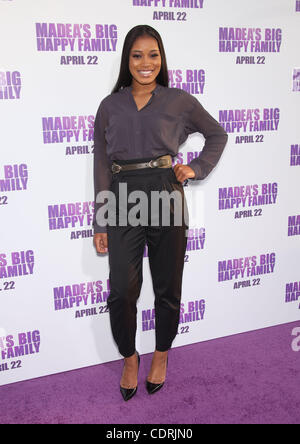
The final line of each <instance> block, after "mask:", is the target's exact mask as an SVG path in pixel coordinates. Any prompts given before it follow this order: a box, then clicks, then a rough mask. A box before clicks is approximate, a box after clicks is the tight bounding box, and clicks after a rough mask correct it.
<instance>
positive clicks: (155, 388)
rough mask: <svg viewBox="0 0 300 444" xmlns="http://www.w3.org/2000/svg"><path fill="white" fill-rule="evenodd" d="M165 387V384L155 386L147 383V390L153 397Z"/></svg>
mask: <svg viewBox="0 0 300 444" xmlns="http://www.w3.org/2000/svg"><path fill="white" fill-rule="evenodd" d="M163 385H164V382H162V383H160V384H153V383H152V382H149V381H146V389H147V392H148V393H149V395H152V394H153V393H156V392H158V390H160V389H161V388H162V387H163Z"/></svg>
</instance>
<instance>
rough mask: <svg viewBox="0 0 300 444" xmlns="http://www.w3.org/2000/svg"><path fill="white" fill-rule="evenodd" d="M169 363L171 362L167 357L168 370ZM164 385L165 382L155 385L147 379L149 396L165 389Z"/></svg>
mask: <svg viewBox="0 0 300 444" xmlns="http://www.w3.org/2000/svg"><path fill="white" fill-rule="evenodd" d="M168 361H169V356H168V357H167V368H168ZM164 383H165V381H164V382H161V383H160V384H153V382H149V381H148V380H147V379H146V389H147V392H148V393H149V395H152V394H153V393H156V392H158V390H160V389H161V388H163V386H164Z"/></svg>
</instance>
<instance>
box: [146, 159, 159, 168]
mask: <svg viewBox="0 0 300 444" xmlns="http://www.w3.org/2000/svg"><path fill="white" fill-rule="evenodd" d="M148 165H149V167H150V168H156V167H157V166H158V164H157V160H153V159H151V160H150V162H148Z"/></svg>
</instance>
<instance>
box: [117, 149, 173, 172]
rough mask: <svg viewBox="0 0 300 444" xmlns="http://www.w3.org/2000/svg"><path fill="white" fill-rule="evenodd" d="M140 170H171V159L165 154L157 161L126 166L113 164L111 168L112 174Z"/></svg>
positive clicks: (152, 160)
mask: <svg viewBox="0 0 300 444" xmlns="http://www.w3.org/2000/svg"><path fill="white" fill-rule="evenodd" d="M140 168H172V157H171V156H170V154H166V155H165V156H161V157H158V158H157V159H151V160H150V161H149V162H142V163H128V164H127V165H118V164H117V163H116V162H113V163H112V166H111V170H112V172H113V174H116V173H119V172H120V171H128V170H138V169H140Z"/></svg>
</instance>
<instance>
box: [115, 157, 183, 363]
mask: <svg viewBox="0 0 300 444" xmlns="http://www.w3.org/2000/svg"><path fill="white" fill-rule="evenodd" d="M149 160H150V158H143V159H130V160H126V161H124V160H123V161H117V160H116V162H117V163H119V164H120V165H121V164H126V163H133V162H138V161H139V162H144V161H149ZM121 183H122V184H126V187H127V196H128V195H129V193H131V192H132V191H137V190H140V191H144V193H146V195H147V197H148V202H149V207H148V209H149V219H148V225H146V226H142V225H137V226H132V225H130V224H129V223H127V225H126V226H120V223H119V219H118V218H119V216H120V213H121V208H120V205H119V206H118V199H119V184H121ZM110 190H111V191H113V192H114V193H115V196H116V201H117V207H116V216H117V224H116V225H112V224H110V223H109V224H108V226H107V235H108V254H109V267H110V272H109V280H110V295H109V297H108V300H107V304H108V308H109V313H110V323H111V329H112V334H113V337H114V340H115V342H116V344H117V346H118V349H119V352H120V354H121V355H122V356H124V357H129V356H131V355H133V354H134V353H135V336H136V329H137V321H136V315H137V307H136V303H137V299H138V298H139V295H140V291H141V286H142V282H143V274H142V268H143V254H144V248H145V244H146V243H147V246H148V256H149V265H150V271H151V275H152V282H153V290H154V294H155V301H154V308H155V337H156V350H158V351H167V350H168V349H169V348H171V345H172V342H173V340H174V338H175V336H176V335H177V330H178V323H179V316H180V301H181V287H182V274H183V267H184V256H185V250H186V244H187V229H188V221H187V219H188V211H187V205H186V200H185V196H184V190H183V186H182V184H181V183H180V182H178V181H177V179H176V175H175V173H174V171H173V168H146V169H141V170H130V171H123V172H122V171H121V172H120V173H117V174H114V175H113V180H112V184H111V187H110ZM163 190H166V191H168V192H169V193H170V192H172V191H174V190H177V191H178V192H179V193H177V197H178V195H179V196H180V199H181V208H182V212H181V225H178V222H176V223H177V226H176V225H175V224H174V201H173V200H172V199H171V200H170V202H171V205H170V206H169V208H170V226H165V225H163V221H162V217H161V213H162V206H160V208H159V214H158V222H159V224H158V226H151V225H150V224H151V211H152V215H153V208H152V207H151V196H150V194H151V191H163ZM137 202H138V201H136V202H135V203H128V204H127V211H128V212H129V211H130V209H131V208H132V207H133V206H134V205H136V203H137ZM184 212H185V214H186V216H185V217H184ZM156 216H157V215H156ZM128 220H129V219H128ZM177 220H178V219H177Z"/></svg>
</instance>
